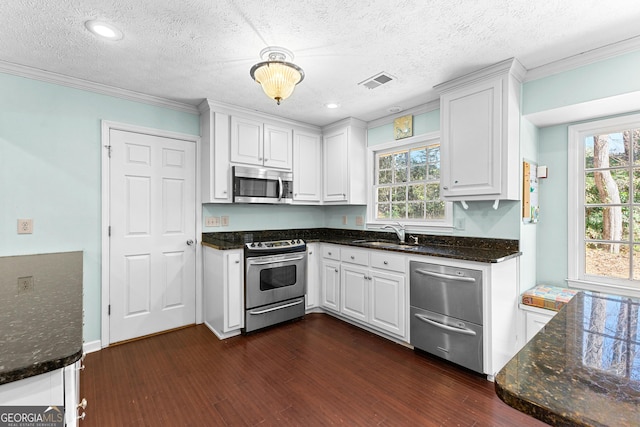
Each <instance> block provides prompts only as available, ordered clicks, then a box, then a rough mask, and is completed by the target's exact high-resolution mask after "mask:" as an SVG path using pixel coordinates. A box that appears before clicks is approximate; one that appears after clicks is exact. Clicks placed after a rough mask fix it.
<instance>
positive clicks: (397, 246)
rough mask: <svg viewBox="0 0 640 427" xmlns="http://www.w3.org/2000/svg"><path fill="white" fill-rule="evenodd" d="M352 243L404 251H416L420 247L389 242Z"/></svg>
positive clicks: (361, 241)
mask: <svg viewBox="0 0 640 427" xmlns="http://www.w3.org/2000/svg"><path fill="white" fill-rule="evenodd" d="M352 243H357V244H361V245H363V246H368V247H374V248H385V249H403V250H416V249H418V248H419V246H416V245H412V244H409V243H399V242H389V241H385V240H354V241H352Z"/></svg>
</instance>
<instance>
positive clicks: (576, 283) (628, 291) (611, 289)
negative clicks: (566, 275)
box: [566, 279, 640, 298]
mask: <svg viewBox="0 0 640 427" xmlns="http://www.w3.org/2000/svg"><path fill="white" fill-rule="evenodd" d="M566 281H567V284H568V286H569V288H571V289H579V290H586V291H593V292H600V293H604V294H614V295H621V296H625V297H631V298H640V288H634V287H632V286H630V285H623V284H614V283H604V282H594V281H589V280H580V279H566Z"/></svg>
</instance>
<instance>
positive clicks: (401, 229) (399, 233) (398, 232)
mask: <svg viewBox="0 0 640 427" xmlns="http://www.w3.org/2000/svg"><path fill="white" fill-rule="evenodd" d="M396 224H398V226H397V227H396V226H395V225H391V224H387V225H385V226H384V227H382V228H390V229H392V230H393V231H395V232H396V235H397V236H398V239H400V243H404V231H405V230H404V225H402V224H400V223H399V222H396Z"/></svg>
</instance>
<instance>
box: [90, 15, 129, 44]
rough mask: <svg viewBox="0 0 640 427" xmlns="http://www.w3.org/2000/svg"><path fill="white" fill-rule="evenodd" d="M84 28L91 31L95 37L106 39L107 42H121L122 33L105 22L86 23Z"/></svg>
mask: <svg viewBox="0 0 640 427" xmlns="http://www.w3.org/2000/svg"><path fill="white" fill-rule="evenodd" d="M84 26H85V27H87V30H89V31H91V32H92V33H93V34H95V35H96V36H99V37H102V38H105V39H108V40H121V39H122V37H124V36H123V35H122V31H120V30H118V29H117V28H116V27H114V26H113V25H111V24H107V23H106V22H101V21H95V20H94V21H87V22H85V23H84Z"/></svg>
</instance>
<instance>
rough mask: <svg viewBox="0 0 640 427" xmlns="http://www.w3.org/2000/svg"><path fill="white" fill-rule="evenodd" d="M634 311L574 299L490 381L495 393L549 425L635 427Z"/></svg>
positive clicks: (638, 380) (639, 403)
mask: <svg viewBox="0 0 640 427" xmlns="http://www.w3.org/2000/svg"><path fill="white" fill-rule="evenodd" d="M639 308H640V301H639V300H637V299H633V298H627V297H620V296H612V295H604V294H598V293H592V292H581V293H579V294H578V295H576V296H575V297H574V298H573V299H572V300H571V301H570V302H569V303H568V304H567V305H566V306H565V307H564V308H563V309H562V310H560V311H559V312H558V313H557V314H556V315H555V316H554V317H553V319H551V320H550V321H549V323H548V324H547V325H546V326H545V327H544V328H543V329H542V330H541V331H540V332H539V333H538V334H537V335H535V336H534V337H533V338H532V339H531V341H529V342H528V343H527V344H526V345H525V346H524V347H523V348H522V350H520V352H519V353H518V354H516V355H515V356H514V357H513V358H512V359H511V360H510V361H509V362H508V363H507V364H506V365H505V366H504V368H502V370H501V371H500V372H499V373H498V374H497V375H496V377H495V389H496V393H497V394H498V396H499V397H500V399H502V400H503V401H504V402H505V403H507V404H508V405H510V406H512V407H514V408H516V409H518V410H520V411H522V412H524V413H526V414H529V415H531V416H532V417H535V418H538V419H539V420H542V421H544V422H546V423H548V424H551V425H557V426H616V427H623V426H638V425H640V327H639V326H640V309H639Z"/></svg>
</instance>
